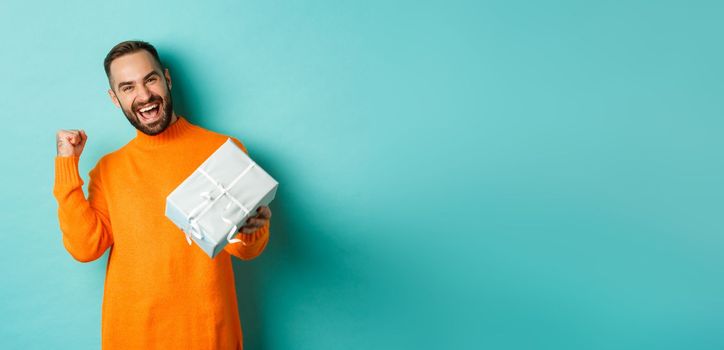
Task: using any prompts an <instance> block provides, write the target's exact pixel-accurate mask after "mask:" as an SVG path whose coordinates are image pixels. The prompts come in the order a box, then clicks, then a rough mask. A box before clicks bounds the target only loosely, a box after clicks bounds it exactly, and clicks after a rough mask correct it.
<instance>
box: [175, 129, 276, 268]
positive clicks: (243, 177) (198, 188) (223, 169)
mask: <svg viewBox="0 0 724 350" xmlns="http://www.w3.org/2000/svg"><path fill="white" fill-rule="evenodd" d="M278 186H279V183H278V182H277V181H276V180H274V179H273V178H272V177H271V176H269V174H267V172H266V171H264V169H262V168H261V167H259V166H258V165H257V164H256V163H255V162H254V161H253V160H252V159H251V158H249V156H247V155H246V153H244V151H242V150H241V148H239V146H237V145H236V144H235V143H234V141H232V140H231V139H230V138H229V139H227V140H226V142H224V144H223V145H221V147H219V148H218V149H217V150H216V151H214V153H213V154H212V155H211V156H209V158H207V159H206V160H205V161H204V162H203V163H202V164H201V165H200V166H199V167H198V169H196V170H195V171H194V172H193V173H192V174H191V175H190V176H189V177H188V178H186V180H184V181H183V182H182V183H181V184H180V185H179V186H178V187H176V189H174V190H173V192H171V194H169V195H168V197H166V216H167V217H168V218H169V219H171V221H173V223H174V224H176V226H178V227H179V228H181V230H182V231H183V232H184V233H185V235H186V240H187V241H188V243H189V245H191V242H192V241H193V242H196V244H197V245H198V246H199V247H200V248H201V249H202V250H203V251H204V252H205V253H206V254H207V255H209V256H210V257H211V258H214V257H215V256H216V255H217V254H218V253H219V252H220V251H221V250H222V249H223V248H224V246H226V244H227V243H238V242H240V240H239V239H234V238H232V237H233V236H235V235H236V234H237V232H238V231H239V229H240V228H241V226H243V225H244V223H245V222H246V219H247V218H249V217H250V216H253V215H255V214H256V210H257V208H258V207H260V206H267V205H269V203H270V202H271V201H272V200H273V199H274V195H275V194H276V191H277V187H278ZM242 234H244V233H242Z"/></svg>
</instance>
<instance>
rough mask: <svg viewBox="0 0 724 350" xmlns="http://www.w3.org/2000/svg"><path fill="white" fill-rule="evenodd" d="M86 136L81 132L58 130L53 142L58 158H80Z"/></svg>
mask: <svg viewBox="0 0 724 350" xmlns="http://www.w3.org/2000/svg"><path fill="white" fill-rule="evenodd" d="M87 139H88V136H87V135H86V134H85V131H83V130H76V129H73V130H62V129H61V130H58V133H57V134H56V135H55V141H56V144H57V145H58V156H59V157H70V156H80V154H81V153H82V152H83V147H85V141H86V140H87Z"/></svg>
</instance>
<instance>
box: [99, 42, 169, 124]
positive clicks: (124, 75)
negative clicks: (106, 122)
mask: <svg viewBox="0 0 724 350" xmlns="http://www.w3.org/2000/svg"><path fill="white" fill-rule="evenodd" d="M109 82H110V84H111V89H110V90H108V94H109V95H110V96H111V99H112V100H113V103H114V104H115V105H116V106H118V107H120V108H121V110H123V114H125V115H126V118H127V119H128V121H129V122H130V123H131V124H132V125H133V126H134V127H135V128H136V129H138V130H139V131H141V132H143V133H144V134H147V135H156V134H159V133H161V132H162V131H164V130H166V128H167V127H168V126H169V125H170V124H171V121H172V118H173V117H174V115H173V114H174V113H173V101H171V76H170V75H169V73H168V69H166V70H165V71H163V72H162V71H161V67H159V66H158V64H157V63H156V60H155V59H154V58H153V56H152V55H151V54H150V53H148V52H147V51H146V50H141V51H137V52H134V53H131V54H128V55H123V56H121V57H118V58H116V59H115V60H113V62H111V66H110V79H109Z"/></svg>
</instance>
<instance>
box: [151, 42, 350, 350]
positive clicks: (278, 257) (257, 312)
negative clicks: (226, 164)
mask: <svg viewBox="0 0 724 350" xmlns="http://www.w3.org/2000/svg"><path fill="white" fill-rule="evenodd" d="M174 51H175V50H173V49H171V50H169V49H168V48H165V49H164V50H163V52H164V54H163V56H162V59H163V63H164V64H165V65H167V67H168V68H169V71H170V74H171V78H172V79H173V87H172V94H173V103H174V110H175V111H176V113H177V114H180V115H183V116H185V117H187V118H188V119H189V120H191V121H192V122H193V123H194V124H198V125H200V126H204V125H205V124H207V123H208V124H215V125H221V124H223V123H212V121H211V120H209V119H208V118H209V117H213V116H208V115H206V116H205V117H204V118H205V119H204V120H203V121H196V120H194V115H195V111H197V110H203V108H202V107H203V102H200V103H197V100H198V99H197V98H196V97H195V96H200V95H201V94H200V93H198V91H195V90H194V86H197V85H196V84H194V83H193V81H191V80H192V79H190V78H191V77H193V76H194V74H193V73H192V72H190V71H189V69H187V67H186V66H185V65H184V63H183V58H182V55H176V54H175V53H174ZM214 131H217V132H220V133H223V134H227V135H228V134H229V133H227V132H225V130H214ZM230 136H234V135H230ZM241 141H242V142H244V140H241ZM245 145H246V143H245ZM247 147H248V148H249V153H250V155H251V156H252V157H253V158H254V160H255V161H256V162H258V163H259V164H260V165H261V166H262V167H263V168H264V169H265V170H266V171H268V172H269V174H271V175H272V176H273V177H274V178H275V179H276V180H277V181H279V190H278V191H277V194H276V198H275V200H274V201H273V202H272V203H271V205H270V207H271V210H272V213H273V214H272V219H271V226H270V229H271V231H270V241H269V243H268V245H267V247H266V248H265V250H264V252H262V254H261V255H260V256H259V257H257V258H256V259H254V260H251V261H243V260H240V259H237V258H232V262H233V266H234V278H235V281H236V292H237V299H238V300H237V302H238V307H239V316H240V318H241V324H242V330H243V334H244V348H245V349H250V350H252V349H267V348H269V346H270V345H269V344H270V343H272V342H271V341H270V339H271V337H273V336H276V337H279V332H282V333H284V334H287V337H288V335H289V334H290V333H293V329H289V328H290V327H294V325H293V324H292V325H283V324H271V323H269V322H266V316H267V315H265V312H269V311H270V309H275V310H277V311H276V313H275V316H279V315H278V313H279V311H278V310H280V307H281V308H282V309H281V310H284V312H290V313H293V312H295V310H291V309H298V306H300V307H303V306H306V307H309V306H312V308H316V307H317V305H299V304H300V303H302V302H300V301H299V300H305V298H306V299H307V300H308V299H310V298H309V297H306V296H305V295H309V293H312V294H316V293H319V292H320V290H323V291H325V292H328V291H338V290H339V289H340V288H341V289H344V288H343V287H344V286H343V285H342V284H343V283H344V282H342V281H343V280H344V278H343V277H342V276H345V275H346V272H347V271H345V269H344V267H343V265H341V264H340V263H339V262H335V261H324V260H332V259H326V258H325V257H327V256H334V255H335V254H336V253H334V252H332V254H330V251H329V250H330V249H333V247H334V243H332V242H329V241H328V240H329V237H330V235H331V233H329V232H327V233H326V234H325V233H323V232H321V228H322V227H323V225H321V224H320V223H316V222H314V220H313V219H312V218H311V216H312V215H310V214H312V213H313V212H314V210H313V208H309V206H308V205H305V203H304V202H306V201H305V198H306V195H305V193H308V192H309V191H305V190H304V189H300V188H295V187H294V183H293V179H294V174H295V172H296V171H298V169H290V168H289V167H288V166H284V165H282V164H281V161H279V160H278V159H281V158H283V157H281V156H277V155H272V154H270V153H269V152H268V151H266V150H265V149H261V148H259V147H257V146H255V145H247ZM290 153H291V152H290ZM287 179H288V180H287ZM300 281H303V282H301V283H303V285H302V286H300V285H299V283H300ZM289 286H294V288H295V290H296V293H295V291H294V290H293V291H289V290H287V288H288V287H289ZM292 293H294V295H291V294H292ZM305 293H306V294H305ZM272 295H276V296H279V295H284V296H286V295H289V296H290V298H285V300H284V301H279V300H272V299H271V296H272ZM277 299H278V298H277ZM265 301H266V302H265ZM290 303H291V304H293V308H287V309H284V308H283V305H290ZM294 303H297V304H294ZM265 305H273V306H270V307H264V306H265ZM280 305H281V306H280ZM286 316H287V317H283V318H284V319H290V318H291V319H299V316H298V315H296V314H294V315H286ZM287 337H284V336H282V339H285V338H287Z"/></svg>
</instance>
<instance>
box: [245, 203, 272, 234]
mask: <svg viewBox="0 0 724 350" xmlns="http://www.w3.org/2000/svg"><path fill="white" fill-rule="evenodd" d="M269 219H271V209H269V207H266V206H261V207H259V208H258V209H257V210H256V215H254V216H251V217H249V218H248V219H246V225H244V226H242V227H241V229H240V230H239V232H241V233H246V234H249V233H254V232H255V231H256V230H258V229H259V228H261V227H262V226H264V225H266V224H267V223H268V222H269Z"/></svg>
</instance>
